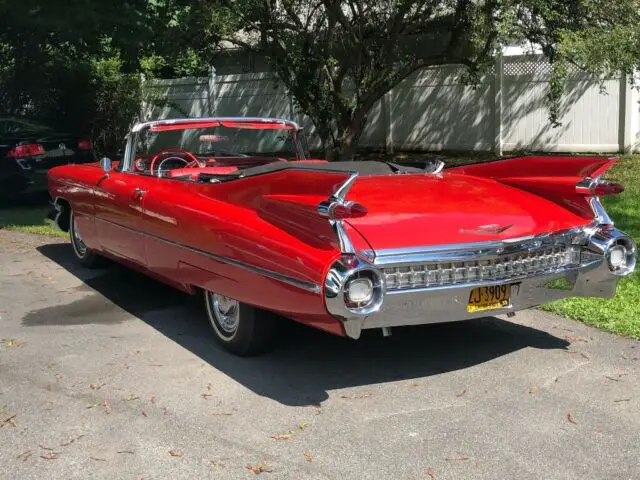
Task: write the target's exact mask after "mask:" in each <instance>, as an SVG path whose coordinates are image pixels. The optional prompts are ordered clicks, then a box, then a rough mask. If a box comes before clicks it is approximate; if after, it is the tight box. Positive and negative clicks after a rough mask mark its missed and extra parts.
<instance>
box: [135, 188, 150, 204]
mask: <svg viewBox="0 0 640 480" xmlns="http://www.w3.org/2000/svg"><path fill="white" fill-rule="evenodd" d="M146 192H147V191H146V190H143V189H141V188H135V189H134V190H133V192H132V193H131V200H133V201H134V202H139V201H140V200H142V197H144V194H145V193H146Z"/></svg>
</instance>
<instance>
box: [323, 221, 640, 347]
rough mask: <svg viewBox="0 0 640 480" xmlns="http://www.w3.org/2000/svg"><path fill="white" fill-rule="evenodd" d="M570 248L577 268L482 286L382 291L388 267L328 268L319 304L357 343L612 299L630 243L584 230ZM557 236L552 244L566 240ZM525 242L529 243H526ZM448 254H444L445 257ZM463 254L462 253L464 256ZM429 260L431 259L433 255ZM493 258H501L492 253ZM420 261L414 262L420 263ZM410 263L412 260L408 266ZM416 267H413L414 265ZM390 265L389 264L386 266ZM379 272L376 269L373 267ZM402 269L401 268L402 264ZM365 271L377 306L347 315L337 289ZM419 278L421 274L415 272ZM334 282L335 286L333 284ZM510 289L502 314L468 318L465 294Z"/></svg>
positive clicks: (606, 231) (611, 231)
mask: <svg viewBox="0 0 640 480" xmlns="http://www.w3.org/2000/svg"><path fill="white" fill-rule="evenodd" d="M569 236H570V237H571V240H570V242H571V243H570V245H574V246H579V247H580V252H581V259H580V263H579V265H567V266H562V267H559V268H557V269H556V270H554V271H553V272H549V271H546V272H538V273H536V274H530V273H529V274H527V275H524V276H523V277H517V276H513V275H512V276H511V277H509V278H502V279H493V278H492V279H491V280H488V281H475V282H464V283H459V284H448V285H442V286H429V287H426V288H406V289H400V290H398V289H387V288H386V285H385V284H384V283H385V282H384V277H385V276H384V273H383V272H384V270H383V268H386V267H388V265H389V261H388V258H389V257H387V258H386V259H381V260H379V259H376V261H375V262H373V264H369V265H368V266H367V264H366V262H360V263H358V265H357V267H356V268H353V269H344V268H343V269H342V270H340V268H337V269H336V268H335V265H334V268H333V269H332V270H331V272H330V276H328V277H327V278H328V279H331V284H329V282H327V283H326V284H325V296H326V298H325V301H326V303H327V309H328V310H329V312H330V313H332V314H333V315H334V317H336V318H338V319H340V320H341V321H342V322H343V325H344V329H345V333H346V334H347V336H349V337H351V338H359V337H360V333H361V331H362V330H364V329H372V328H386V327H396V326H406V325H421V324H429V323H442V322H452V321H459V320H471V319H474V318H480V317H486V316H487V315H499V314H506V313H512V312H516V311H519V310H524V309H527V308H531V307H534V306H537V305H540V304H543V303H547V302H550V301H553V300H560V299H563V298H567V297H590V296H594V297H605V298H607V297H612V296H614V295H615V292H616V285H617V282H618V280H619V279H620V278H621V277H622V276H625V275H628V274H630V273H631V272H633V270H634V268H635V263H636V256H637V252H636V246H635V244H634V242H633V240H631V238H630V237H628V236H627V235H625V234H624V233H623V232H621V231H619V230H617V229H615V228H613V227H609V226H607V227H589V228H587V229H581V230H579V231H574V232H572V233H571V234H570V235H569ZM566 237H567V232H562V233H561V234H560V236H559V237H558V238H566ZM526 242H530V239H527V240H526ZM619 244H624V245H626V246H627V247H628V249H629V257H628V262H629V263H628V268H625V269H623V270H617V271H615V270H613V269H612V267H611V266H610V264H609V258H608V252H609V251H610V249H611V248H612V247H613V246H615V245H619ZM481 251H482V257H480V256H479V257H477V258H489V257H487V251H486V249H483V250H481ZM451 253H453V252H451V251H450V250H449V254H451ZM466 253H467V254H468V253H469V252H468V251H467V252H466ZM429 255H431V256H433V252H430V253H429ZM498 255H503V253H502V252H498ZM424 258H426V257H423V258H422V259H418V260H420V262H421V263H424ZM415 260H416V257H415V256H412V261H415ZM420 262H418V263H420ZM392 263H393V262H392ZM377 264H378V265H379V266H376V265H377ZM405 265H406V263H405ZM367 269H369V270H371V271H372V272H373V273H374V275H377V277H378V278H381V279H382V280H383V282H382V283H383V287H382V290H381V293H380V295H381V296H380V298H379V301H378V302H377V303H376V305H375V308H372V309H358V310H355V311H353V310H352V311H350V310H349V309H346V308H345V307H344V305H341V301H342V297H343V295H342V290H343V288H338V287H339V286H340V285H342V287H344V285H345V284H346V283H347V282H348V279H349V278H350V276H351V275H353V273H354V272H355V273H358V274H361V272H363V271H367ZM420 272H421V273H422V270H420ZM337 277H339V279H340V280H337V279H336V278H337ZM505 284H506V285H511V296H510V305H509V306H507V307H504V308H498V309H493V310H486V311H481V312H473V313H470V312H468V311H467V304H468V302H469V297H470V295H471V291H472V290H473V289H474V288H476V287H479V286H493V285H505Z"/></svg>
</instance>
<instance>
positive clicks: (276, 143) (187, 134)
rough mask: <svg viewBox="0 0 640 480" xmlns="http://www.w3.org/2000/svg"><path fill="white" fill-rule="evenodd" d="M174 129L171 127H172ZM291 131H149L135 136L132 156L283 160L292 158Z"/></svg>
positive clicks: (215, 128)
mask: <svg viewBox="0 0 640 480" xmlns="http://www.w3.org/2000/svg"><path fill="white" fill-rule="evenodd" d="M172 127H175V126H172ZM292 132H293V130H290V129H289V130H285V129H275V128H260V129H258V128H246V127H241V128H237V127H235V126H224V125H215V126H206V127H203V128H182V129H178V128H170V129H161V128H155V129H154V128H149V129H146V130H143V131H142V132H140V134H139V135H138V140H137V144H136V156H147V157H148V156H150V155H151V156H153V155H156V154H158V153H160V152H163V151H166V150H175V149H180V150H185V151H187V152H189V153H191V154H193V155H195V156H197V157H251V156H260V157H283V158H285V159H288V160H290V159H296V157H297V149H296V146H295V143H294V138H293V134H292Z"/></svg>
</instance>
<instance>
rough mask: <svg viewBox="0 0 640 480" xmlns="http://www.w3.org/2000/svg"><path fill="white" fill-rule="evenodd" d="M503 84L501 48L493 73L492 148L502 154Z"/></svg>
mask: <svg viewBox="0 0 640 480" xmlns="http://www.w3.org/2000/svg"><path fill="white" fill-rule="evenodd" d="M503 86H504V58H503V56H502V50H500V51H499V52H498V53H497V54H496V61H495V66H494V74H493V127H494V140H493V150H494V151H495V153H497V154H498V155H502V87H503Z"/></svg>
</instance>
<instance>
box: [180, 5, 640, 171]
mask: <svg viewBox="0 0 640 480" xmlns="http://www.w3.org/2000/svg"><path fill="white" fill-rule="evenodd" d="M196 3H197V6H194V7H193V8H198V9H200V15H201V18H208V19H210V20H211V21H210V22H209V23H208V24H207V27H206V28H207V31H208V32H209V34H210V33H211V31H212V29H217V32H218V34H219V36H221V37H222V38H224V39H225V40H227V41H230V42H233V43H234V44H236V45H238V46H241V47H242V48H245V49H248V50H252V51H256V52H260V53H262V54H265V55H266V56H267V60H268V62H269V63H270V65H271V66H272V67H273V69H274V70H275V71H276V72H277V74H278V75H279V77H280V78H281V80H282V81H283V82H284V84H285V85H286V87H287V88H288V90H289V91H290V93H291V94H292V95H293V96H294V98H295V100H296V102H297V105H298V106H299V108H300V109H301V110H302V111H304V112H305V113H306V114H308V115H309V116H310V117H311V119H312V120H313V122H314V124H315V126H316V128H317V130H318V133H319V135H320V137H321V139H322V141H323V144H324V146H325V149H326V152H327V155H328V157H329V158H331V159H337V158H341V159H348V158H351V157H352V155H353V153H354V151H355V149H356V147H357V145H358V141H359V139H360V137H361V135H362V132H363V128H364V126H365V123H366V121H367V118H368V115H369V112H370V110H371V108H372V107H373V106H374V105H375V103H376V102H377V101H378V100H379V99H380V98H381V97H382V96H383V95H384V94H385V93H386V92H388V91H389V90H390V89H392V88H393V87H395V86H396V85H397V84H398V83H400V82H401V81H402V80H404V79H405V78H407V77H408V76H409V75H411V74H412V73H413V72H415V71H417V70H419V69H421V68H424V67H431V66H436V65H443V64H460V65H463V66H464V67H466V72H467V73H466V77H467V80H468V81H469V82H471V83H473V82H474V81H477V80H478V79H479V78H480V76H481V75H482V74H483V73H484V72H486V71H487V69H488V68H489V67H490V66H491V65H492V63H493V56H494V54H495V52H496V51H497V50H498V49H499V48H500V47H501V45H507V44H509V45H513V44H528V45H536V46H538V47H540V48H541V49H542V51H543V53H544V54H545V55H546V56H547V57H548V59H549V60H550V61H551V63H552V64H553V66H554V74H553V77H552V81H551V84H550V91H549V100H550V117H551V120H552V121H554V122H557V119H558V102H559V98H560V96H561V94H562V88H563V84H564V80H565V78H566V75H567V72H568V69H569V66H570V65H573V66H576V67H577V68H580V69H582V70H586V71H589V72H592V73H595V74H599V75H604V74H612V73H629V72H632V71H633V70H634V69H635V68H636V67H637V66H638V65H639V64H640V48H639V47H640V2H639V1H638V0H616V1H615V2H612V1H610V0H562V1H560V0H520V1H516V0H345V1H338V0H218V1H215V2H206V1H200V2H196ZM194 5H195V4H194ZM205 10H206V12H205ZM213 25H215V27H212V26H213ZM192 33H193V34H194V35H195V36H196V37H197V33H196V32H192Z"/></svg>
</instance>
